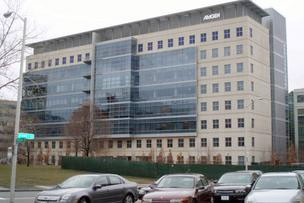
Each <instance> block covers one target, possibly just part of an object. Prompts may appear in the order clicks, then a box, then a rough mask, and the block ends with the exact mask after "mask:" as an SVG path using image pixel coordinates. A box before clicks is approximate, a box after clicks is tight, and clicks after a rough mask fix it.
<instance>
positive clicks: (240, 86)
mask: <svg viewBox="0 0 304 203" xmlns="http://www.w3.org/2000/svg"><path fill="white" fill-rule="evenodd" d="M237 90H238V91H243V90H244V81H237Z"/></svg>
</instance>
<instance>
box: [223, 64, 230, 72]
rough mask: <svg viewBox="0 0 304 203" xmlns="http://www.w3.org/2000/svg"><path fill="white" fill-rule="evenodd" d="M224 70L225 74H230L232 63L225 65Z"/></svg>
mask: <svg viewBox="0 0 304 203" xmlns="http://www.w3.org/2000/svg"><path fill="white" fill-rule="evenodd" d="M224 71H225V74H230V73H231V65H230V64H225V65H224Z"/></svg>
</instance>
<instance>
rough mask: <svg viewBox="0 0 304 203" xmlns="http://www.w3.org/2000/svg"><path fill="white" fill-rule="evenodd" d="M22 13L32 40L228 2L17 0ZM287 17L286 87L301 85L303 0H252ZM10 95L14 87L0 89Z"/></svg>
mask: <svg viewBox="0 0 304 203" xmlns="http://www.w3.org/2000/svg"><path fill="white" fill-rule="evenodd" d="M1 1H3V0H0V2H1ZM21 1H22V2H23V10H22V15H23V16H26V17H27V18H28V21H29V26H30V27H32V28H33V27H35V28H36V29H37V30H38V31H39V33H40V32H42V34H41V35H40V36H39V38H38V39H37V40H36V41H41V40H45V39H50V38H55V37H60V36H64V35H69V34H74V33H78V32H84V31H88V30H93V29H98V28H103V27H108V26H113V25H117V24H122V23H128V22H132V21H136V20H143V19H146V18H151V17H156V16H161V15H166V14H170V13H175V12H180V11H186V10H191V9H196V8H201V7H205V6H211V5H215V4H220V3H225V2H229V1H227V0H110V1H106V0H21ZM253 1H254V2H255V3H256V4H258V5H259V6H260V7H262V8H270V7H272V8H274V9H276V10H277V11H278V12H280V13H281V14H282V15H283V16H285V17H286V20H287V43H288V44H287V46H288V47H287V48H288V69H289V71H288V74H289V90H290V91H291V90H293V89H297V88H304V60H303V59H302V57H303V46H304V12H303V6H304V1H303V0H289V1H288V0H253ZM0 11H2V9H1V8H0ZM1 96H2V98H3V97H4V98H8V99H14V98H15V97H16V91H10V92H8V91H5V92H3V91H2V92H0V98H1Z"/></svg>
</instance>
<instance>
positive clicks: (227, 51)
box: [224, 47, 231, 56]
mask: <svg viewBox="0 0 304 203" xmlns="http://www.w3.org/2000/svg"><path fill="white" fill-rule="evenodd" d="M230 50H231V49H230V47H224V56H230V52H231V51H230Z"/></svg>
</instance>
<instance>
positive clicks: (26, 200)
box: [0, 192, 38, 203]
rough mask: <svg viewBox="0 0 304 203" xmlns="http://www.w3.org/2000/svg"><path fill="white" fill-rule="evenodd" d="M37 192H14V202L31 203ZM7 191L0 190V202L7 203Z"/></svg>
mask: <svg viewBox="0 0 304 203" xmlns="http://www.w3.org/2000/svg"><path fill="white" fill-rule="evenodd" d="M37 193H38V192H16V193H15V194H16V198H15V203H33V202H34V199H35V197H36V194H37ZM9 196H10V193H9V192H0V203H9Z"/></svg>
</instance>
